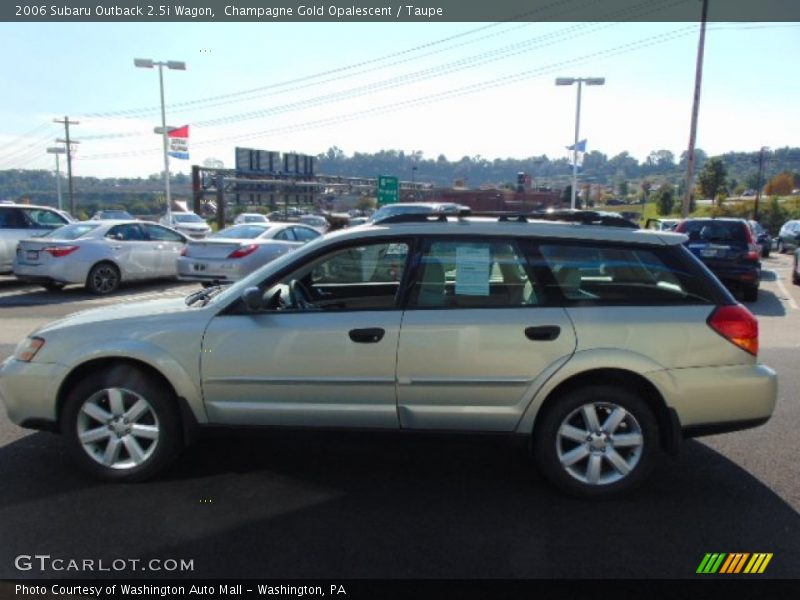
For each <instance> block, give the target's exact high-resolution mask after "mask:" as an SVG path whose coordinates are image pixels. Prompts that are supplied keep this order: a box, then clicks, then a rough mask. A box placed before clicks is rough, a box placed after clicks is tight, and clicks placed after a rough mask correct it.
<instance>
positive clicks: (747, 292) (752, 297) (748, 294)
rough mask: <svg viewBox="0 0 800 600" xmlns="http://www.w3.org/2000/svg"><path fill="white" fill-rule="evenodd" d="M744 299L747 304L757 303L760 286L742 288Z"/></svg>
mask: <svg viewBox="0 0 800 600" xmlns="http://www.w3.org/2000/svg"><path fill="white" fill-rule="evenodd" d="M742 298H744V301H745V302H755V301H756V300H758V286H757V285H746V286H744V287H742Z"/></svg>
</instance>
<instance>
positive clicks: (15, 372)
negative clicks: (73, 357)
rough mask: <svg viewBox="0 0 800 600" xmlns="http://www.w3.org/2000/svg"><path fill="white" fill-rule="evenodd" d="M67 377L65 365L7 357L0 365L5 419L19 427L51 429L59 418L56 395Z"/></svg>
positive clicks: (0, 393) (0, 385)
mask: <svg viewBox="0 0 800 600" xmlns="http://www.w3.org/2000/svg"><path fill="white" fill-rule="evenodd" d="M66 375H67V368H66V367H65V366H64V365H60V364H56V363H37V362H35V361H34V362H23V361H20V360H17V359H15V358H14V357H13V356H12V357H9V358H7V359H6V360H5V361H4V362H3V363H2V364H1V365H0V400H2V402H3V404H4V405H5V407H6V412H7V413H8V418H9V419H10V420H11V421H13V422H14V423H16V424H17V425H20V426H22V427H30V428H34V429H47V428H51V427H49V426H48V424H52V425H53V426H54V425H55V423H56V421H57V418H58V415H57V410H56V396H57V394H58V388H59V386H60V385H61V382H62V381H63V380H64V377H66Z"/></svg>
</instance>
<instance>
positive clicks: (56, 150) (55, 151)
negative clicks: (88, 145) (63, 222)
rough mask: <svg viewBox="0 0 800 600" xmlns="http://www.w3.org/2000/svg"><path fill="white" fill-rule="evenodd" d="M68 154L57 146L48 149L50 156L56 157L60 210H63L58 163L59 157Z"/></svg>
mask: <svg viewBox="0 0 800 600" xmlns="http://www.w3.org/2000/svg"><path fill="white" fill-rule="evenodd" d="M66 152H67V151H66V150H64V148H62V147H61V146H55V147H53V148H48V149H47V153H48V154H55V155H56V194H57V195H58V210H63V209H62V207H61V166H60V165H59V163H58V155H59V154H66Z"/></svg>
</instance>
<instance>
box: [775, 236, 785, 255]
mask: <svg viewBox="0 0 800 600" xmlns="http://www.w3.org/2000/svg"><path fill="white" fill-rule="evenodd" d="M776 250H777V251H778V254H785V253H786V245H785V244H784V243H783V240H782V239H780V238H778V247H777V248H776Z"/></svg>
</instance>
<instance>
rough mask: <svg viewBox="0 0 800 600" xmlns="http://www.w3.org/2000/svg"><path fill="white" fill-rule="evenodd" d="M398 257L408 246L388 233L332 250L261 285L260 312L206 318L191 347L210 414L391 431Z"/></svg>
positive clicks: (243, 420)
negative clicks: (199, 345)
mask: <svg viewBox="0 0 800 600" xmlns="http://www.w3.org/2000/svg"><path fill="white" fill-rule="evenodd" d="M390 249H391V250H393V254H391V255H389V252H388V251H389V250H390ZM387 256H390V258H389V259H387V258H386V257H387ZM408 256H409V244H408V243H407V242H402V241H395V240H393V241H392V242H386V241H380V242H370V243H366V244H365V243H363V242H362V243H360V244H352V245H349V246H345V247H340V248H338V249H336V250H333V251H331V252H328V253H326V254H323V255H322V256H314V257H312V258H310V259H309V260H306V261H304V263H303V264H301V265H297V264H296V265H294V266H293V267H291V268H289V270H288V272H285V273H284V274H278V275H277V276H276V277H273V278H271V279H270V280H267V281H264V282H262V285H261V286H260V287H261V291H262V293H263V296H264V298H265V299H270V298H273V299H274V302H273V304H272V305H268V306H266V307H265V309H264V310H261V311H257V312H248V311H247V310H245V309H244V308H243V307H241V306H238V305H237V306H234V307H233V309H232V310H229V311H226V312H225V313H224V314H220V315H218V316H217V317H215V318H214V319H212V320H211V322H210V323H209V326H208V328H207V330H206V333H205V336H204V340H203V352H202V353H201V369H202V386H203V396H204V399H205V404H206V410H207V412H208V416H209V419H210V421H211V422H215V423H225V424H255V425H291V426H315V427H329V426H334V427H336V426H340V427H369V428H389V429H396V428H399V422H398V418H397V404H396V391H395V370H396V358H397V345H398V340H399V336H400V323H401V318H402V311H401V309H400V304H399V297H400V282H401V280H402V275H403V272H404V271H405V267H406V262H407V260H408ZM387 260H389V261H392V265H394V268H393V269H390V268H388V266H387ZM290 288H291V290H292V291H290ZM240 304H243V303H240Z"/></svg>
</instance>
